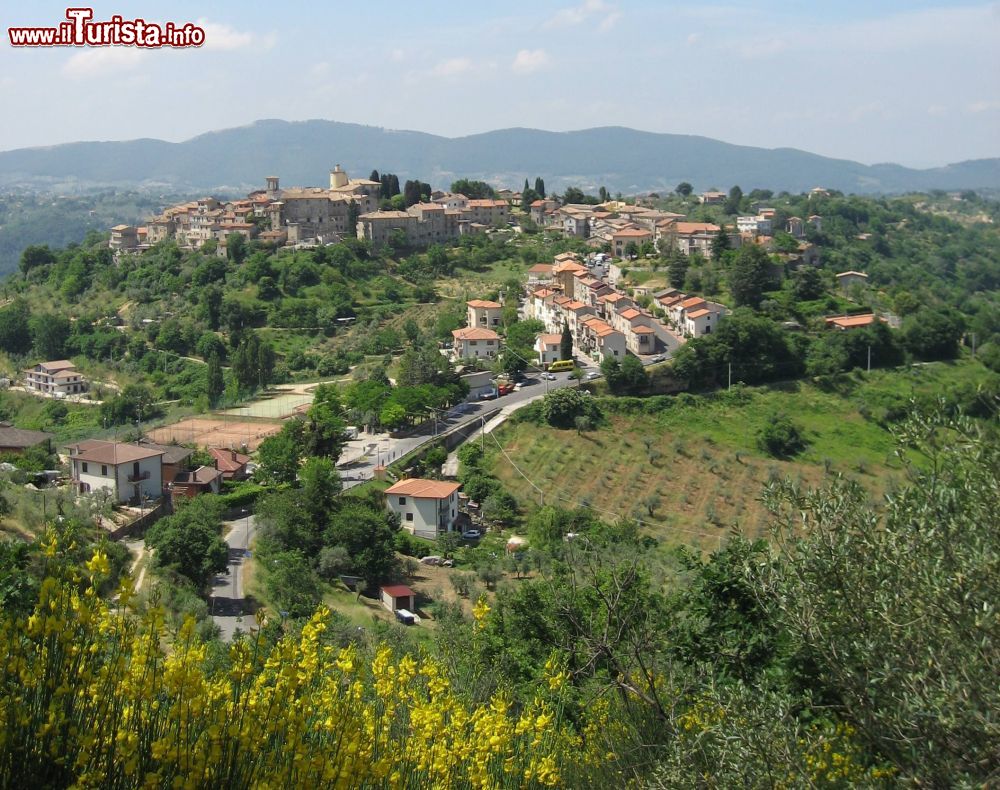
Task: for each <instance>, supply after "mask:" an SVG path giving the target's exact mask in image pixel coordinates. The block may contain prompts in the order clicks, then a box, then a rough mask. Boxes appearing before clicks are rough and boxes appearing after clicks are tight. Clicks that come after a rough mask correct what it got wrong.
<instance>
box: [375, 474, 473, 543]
mask: <svg viewBox="0 0 1000 790" xmlns="http://www.w3.org/2000/svg"><path fill="white" fill-rule="evenodd" d="M460 487H461V486H460V485H459V484H458V483H450V482H447V481H445V480H423V479H421V478H416V477H409V478H405V479H403V480H400V481H398V482H397V483H395V484H394V485H391V486H390V487H389V488H387V489H386V490H385V502H386V507H388V508H389V510H390V511H391V512H392V513H395V514H396V515H397V516H399V523H400V526H402V527H403V529H405V530H406V531H407V532H409V533H410V534H411V535H416V536H417V537H420V538H429V539H430V540H436V539H437V538H438V536H440V535H443V534H445V533H446V532H452V531H453V530H454V529H455V520H456V519H457V518H458V489H459V488H460Z"/></svg>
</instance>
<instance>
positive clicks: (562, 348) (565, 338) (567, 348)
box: [559, 321, 573, 359]
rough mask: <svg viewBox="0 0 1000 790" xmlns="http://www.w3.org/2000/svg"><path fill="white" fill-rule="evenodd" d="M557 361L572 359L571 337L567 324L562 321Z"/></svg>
mask: <svg viewBox="0 0 1000 790" xmlns="http://www.w3.org/2000/svg"><path fill="white" fill-rule="evenodd" d="M559 359H573V335H571V334H570V331H569V324H567V323H566V322H565V321H563V328H562V337H561V338H559Z"/></svg>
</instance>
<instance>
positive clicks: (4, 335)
mask: <svg viewBox="0 0 1000 790" xmlns="http://www.w3.org/2000/svg"><path fill="white" fill-rule="evenodd" d="M30 320H31V310H30V309H29V307H28V303H27V302H26V301H24V299H20V298H18V299H15V300H14V301H13V302H11V303H10V304H9V305H7V306H6V307H4V308H0V350H3V351H6V352H7V353H8V354H27V353H28V352H29V351H30V350H31V327H30Z"/></svg>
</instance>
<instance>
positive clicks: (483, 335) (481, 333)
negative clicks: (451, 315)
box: [451, 326, 500, 340]
mask: <svg viewBox="0 0 1000 790" xmlns="http://www.w3.org/2000/svg"><path fill="white" fill-rule="evenodd" d="M451 334H452V336H453V337H454V338H455V339H456V340H499V339H500V335H498V334H497V333H496V332H494V331H493V330H492V329H483V328H481V327H475V326H467V327H465V328H464V329H453V330H452V331H451Z"/></svg>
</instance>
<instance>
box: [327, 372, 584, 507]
mask: <svg viewBox="0 0 1000 790" xmlns="http://www.w3.org/2000/svg"><path fill="white" fill-rule="evenodd" d="M595 369H596V368H595ZM554 375H555V376H556V380H555V381H548V380H545V379H541V378H539V377H537V376H530V377H529V378H528V379H527V383H526V384H525V386H524V387H523V388H522V389H520V390H517V391H515V392H512V393H510V394H509V395H503V396H501V397H499V398H493V399H492V400H487V401H480V402H477V403H468V404H465V405H464V406H463V407H462V408H463V409H464V411H463V412H462V413H461V414H454V416H452V417H449V418H447V419H442V420H438V422H437V425H435V424H434V422H433V421H431V422H430V424H429V425H426V426H424V428H423V430H422V431H421V432H420V433H418V434H416V435H414V436H407V437H405V438H402V439H392V438H390V437H389V436H388V434H376V435H370V434H362V435H361V436H360V437H359V438H358V439H357V440H356V441H353V442H351V443H350V445H351V448H350V449H349V450H348V451H347V452H345V454H344V457H345V459H347V460H346V461H345V462H343V463H341V464H339V465H338V466H339V470H340V477H341V480H342V481H343V484H344V488H351V487H352V486H356V485H358V484H359V483H362V482H364V481H365V480H371V478H372V474H373V473H374V470H375V467H376V466H377V465H378V464H380V463H381V464H383V465H387V464H391V463H392V462H393V461H396V460H398V459H399V458H401V457H402V456H404V455H406V453H408V452H410V451H411V450H414V449H416V448H417V447H420V445H422V444H425V443H426V442H429V441H432V440H433V439H434V437H435V436H436V435H437V434H439V433H443V432H444V431H446V430H448V429H450V428H455V427H457V426H461V425H468V424H469V423H472V422H479V421H480V420H481V419H482V415H483V414H485V413H486V412H490V411H494V410H496V409H498V408H502V409H505V410H507V411H512V410H513V409H512V408H511V407H513V408H517V407H519V406H523V405H524V404H525V403H527V402H528V401H531V400H534V399H535V398H537V397H538V396H539V395H541V394H544V393H545V392H547V391H549V390H553V389H561V388H562V387H568V386H569V385H571V384H573V383H574V381H573V379H571V378H570V377H569V373H556V374H554ZM371 444H375V445H376V447H375V449H374V451H372V452H370V453H369V454H367V455H364V456H360V453H361V447H362V446H365V445H371Z"/></svg>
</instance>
